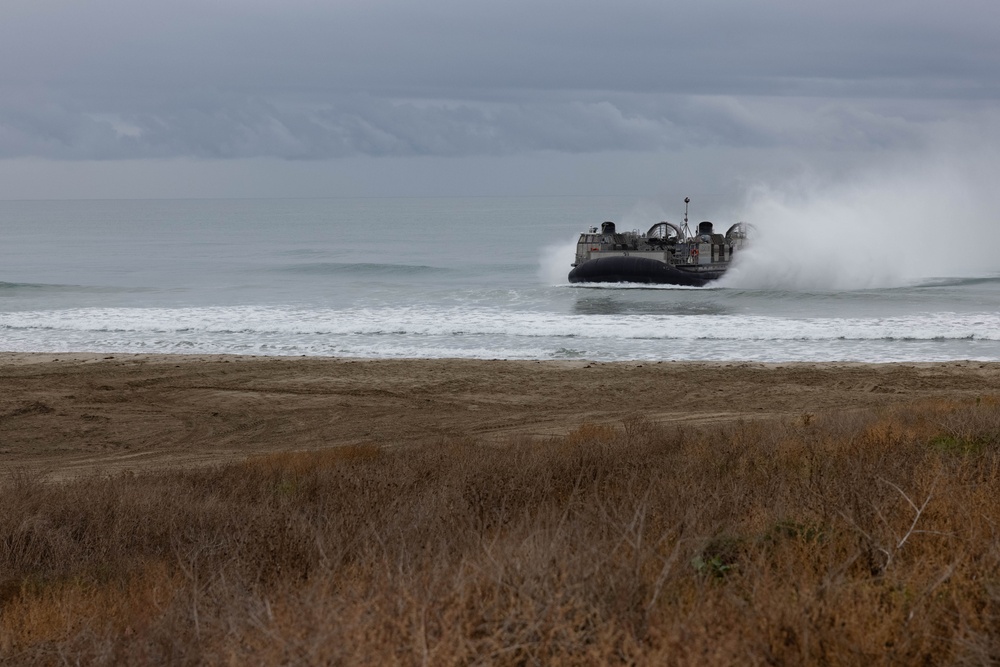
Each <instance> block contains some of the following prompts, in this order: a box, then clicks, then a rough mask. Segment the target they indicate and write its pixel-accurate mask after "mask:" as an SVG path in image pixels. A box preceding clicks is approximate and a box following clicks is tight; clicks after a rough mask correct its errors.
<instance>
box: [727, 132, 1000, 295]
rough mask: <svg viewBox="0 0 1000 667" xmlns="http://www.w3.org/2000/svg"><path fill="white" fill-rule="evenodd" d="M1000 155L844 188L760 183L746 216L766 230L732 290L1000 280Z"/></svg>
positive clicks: (902, 163) (856, 181)
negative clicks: (999, 181) (999, 177)
mask: <svg viewBox="0 0 1000 667" xmlns="http://www.w3.org/2000/svg"><path fill="white" fill-rule="evenodd" d="M998 167H1000V155H998V154H997V153H996V152H993V151H989V150H979V151H977V152H975V153H971V152H966V153H964V154H962V155H955V154H954V152H953V151H936V152H931V153H927V154H922V155H916V154H914V155H911V156H910V158H909V159H908V160H902V159H899V158H897V159H895V160H893V161H891V162H887V163H880V164H878V165H872V166H870V167H868V168H866V169H864V170H861V171H859V172H855V173H854V174H853V175H852V176H850V177H848V178H846V179H842V180H840V181H837V182H831V181H824V180H822V179H820V178H818V177H815V176H803V177H800V178H799V179H797V180H796V181H795V182H793V183H785V184H783V185H781V186H774V185H759V186H756V187H754V188H752V189H751V190H750V192H749V195H748V198H747V205H746V208H745V218H744V219H746V220H747V221H749V222H751V223H752V224H754V225H755V226H756V227H757V229H758V230H759V235H758V238H757V239H756V240H755V242H754V244H753V246H752V247H751V248H748V249H747V250H746V251H745V252H744V254H743V255H742V256H741V257H738V261H737V263H736V264H734V266H733V268H732V270H731V271H730V272H729V273H728V274H727V275H726V276H725V277H724V279H723V281H722V282H721V285H722V286H726V287H741V288H751V289H790V290H806V291H808V290H820V291H826V290H832V291H836V290H845V289H848V290H853V289H868V288H884V287H899V286H904V285H912V284H918V283H921V282H924V281H927V280H928V279H932V278H945V277H949V278H950V277H968V276H984V275H997V274H1000V189H998V188H997V187H996V186H995V184H994V183H993V178H992V176H991V175H992V174H995V173H997V169H998Z"/></svg>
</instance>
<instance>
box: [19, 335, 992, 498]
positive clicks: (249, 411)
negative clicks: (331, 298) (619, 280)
mask: <svg viewBox="0 0 1000 667" xmlns="http://www.w3.org/2000/svg"><path fill="white" fill-rule="evenodd" d="M0 377H2V379H0V387H2V391H0V457H2V458H0V460H2V465H3V467H6V468H8V469H14V470H26V471H31V472H42V473H45V474H46V475H47V476H48V477H49V478H52V479H60V478H68V477H74V476H79V475H85V474H90V473H115V472H119V471H122V470H129V469H130V470H135V471H143V470H155V469H162V468H166V467H190V466H198V465H207V464H215V463H223V462H227V461H232V460H238V459H241V458H244V457H246V456H249V455H255V454H262V453H267V452H273V451H279V450H303V449H319V448H325V447H336V446H340V445H349V444H365V443H370V444H376V445H379V446H395V445H428V444H430V445H433V444H434V443H440V442H444V441H448V440H451V439H456V438H470V437H472V438H475V439H477V440H489V439H497V440H509V438H510V437H511V436H516V435H522V434H523V435H525V436H542V437H544V436H556V435H563V434H565V433H567V432H568V431H570V430H572V429H573V428H576V427H578V426H579V425H580V424H581V423H583V422H588V421H589V422H594V423H607V424H619V423H621V420H622V419H627V418H628V417H629V416H630V415H635V414H641V415H643V416H644V417H646V418H647V419H650V420H652V421H655V422H660V423H678V424H684V423H690V424H696V423H697V424H706V423H712V422H724V421H734V420H749V419H784V418H797V417H800V416H801V415H803V414H806V413H821V412H823V411H830V410H838V411H840V410H850V409H861V408H871V407H877V406H889V405H893V404H898V403H902V402H910V401H913V400H916V399H921V398H933V397H952V398H959V397H972V396H979V395H989V394H997V393H1000V364H997V363H981V362H961V363H926V364H848V363H833V364H776V365H767V364H751V363H675V362H659V363H656V362H654V363H595V362H585V361H573V362H534V361H475V360H353V359H327V358H280V357H240V356H173V355H94V354H15V353H4V354H0Z"/></svg>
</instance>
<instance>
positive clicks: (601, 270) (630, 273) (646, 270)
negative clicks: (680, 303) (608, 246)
mask: <svg viewBox="0 0 1000 667" xmlns="http://www.w3.org/2000/svg"><path fill="white" fill-rule="evenodd" d="M725 272H726V269H725V268H721V269H711V268H699V269H694V268H692V269H681V268H677V267H675V266H671V265H669V264H667V263H665V262H660V261H657V260H655V259H649V258H647V257H629V256H615V257H597V258H594V259H591V260H588V261H586V262H584V263H582V264H580V265H579V266H577V267H575V268H574V269H573V270H572V271H570V272H569V281H570V282H571V283H645V284H652V285H679V286H684V287H702V286H704V285H707V284H708V283H710V282H712V281H713V280H718V279H719V278H721V277H722V274H724V273H725Z"/></svg>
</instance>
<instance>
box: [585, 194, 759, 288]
mask: <svg viewBox="0 0 1000 667" xmlns="http://www.w3.org/2000/svg"><path fill="white" fill-rule="evenodd" d="M690 202H691V198H690V197H685V198H684V223H683V224H682V225H680V226H678V225H675V224H673V223H670V222H658V223H656V224H655V225H653V226H652V227H650V228H649V230H648V231H646V232H645V233H642V232H640V231H639V230H638V229H634V230H632V231H630V232H619V231H617V229H616V225H615V223H613V222H604V223H601V227H600V230H598V228H597V227H591V228H590V230H589V231H588V232H585V233H583V234H580V240H579V241H578V242H577V244H576V261H575V262H574V263H573V270H572V271H570V272H569V281H570V282H571V283H647V284H659V285H683V286H689V287H701V286H703V285H706V284H708V283H710V282H712V281H713V280H718V279H719V278H721V277H722V275H723V274H724V273H725V272H726V270H727V269H728V268H729V266H730V265H731V264H732V261H733V257H735V256H736V254H737V253H738V252H739V251H741V250H742V249H743V248H744V247H745V246H746V242H747V234H748V232H749V231H750V230H751V229H752V226H751V225H749V224H747V223H745V222H737V223H736V224H734V225H732V226H731V227H730V228H729V229H728V230H727V231H726V233H725V234H724V235H723V234H717V233H715V224H714V223H712V222H709V221H708V220H705V221H704V222H700V223H698V227H697V231H696V232H695V233H692V232H691V230H690V228H689V226H688V204H689V203H690Z"/></svg>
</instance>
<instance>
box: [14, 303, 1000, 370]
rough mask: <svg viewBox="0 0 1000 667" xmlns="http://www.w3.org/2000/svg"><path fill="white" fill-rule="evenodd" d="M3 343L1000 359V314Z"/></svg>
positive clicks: (466, 320)
mask: <svg viewBox="0 0 1000 667" xmlns="http://www.w3.org/2000/svg"><path fill="white" fill-rule="evenodd" d="M0 348H2V349H5V350H10V351H69V350H73V351H93V352H109V351H118V352H127V351H143V352H198V353H251V354H265V355H298V354H307V355H351V356H371V357H476V358H493V357H504V358H527V359H544V358H566V357H570V358H572V357H584V358H595V359H599V358H608V359H613V358H644V359H671V358H690V359H711V358H719V359H759V360H782V359H788V358H791V359H803V360H809V359H812V360H824V359H854V358H858V355H861V356H862V357H864V360H874V361H889V360H916V359H920V358H925V359H927V358H930V359H933V358H941V357H946V358H954V357H955V355H958V356H959V357H969V358H1000V314H998V313H994V312H981V313H919V314H910V315H905V316H898V317H869V318H861V317H857V318H832V317H831V318H823V317H811V318H791V317H775V316H762V315H743V314H734V315H666V314H616V315H579V314H557V313H546V312H530V311H525V312H516V311H515V312H511V311H507V310H498V309H490V308H457V307H455V308H417V307H407V308H354V309H346V310H336V309H326V310H322V309H321V310H312V309H297V308H289V307H261V306H240V307H235V306H234V307H217V308H176V309H171V308H81V309H73V310H49V311H30V312H13V313H3V314H0ZM865 350H867V351H865ZM920 355H924V356H923V357H921V356H920Z"/></svg>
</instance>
